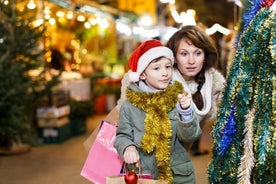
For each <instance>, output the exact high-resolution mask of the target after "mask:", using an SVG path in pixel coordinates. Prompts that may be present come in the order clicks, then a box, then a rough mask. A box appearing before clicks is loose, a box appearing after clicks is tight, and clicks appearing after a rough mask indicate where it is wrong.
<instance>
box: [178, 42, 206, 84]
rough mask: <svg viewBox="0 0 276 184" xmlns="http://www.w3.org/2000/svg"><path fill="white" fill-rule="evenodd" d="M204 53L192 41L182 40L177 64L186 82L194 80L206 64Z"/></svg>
mask: <svg viewBox="0 0 276 184" xmlns="http://www.w3.org/2000/svg"><path fill="white" fill-rule="evenodd" d="M204 58H205V54H204V51H203V50H202V49H200V48H198V47H195V46H194V45H193V44H192V42H191V41H190V40H187V39H182V40H180V43H179V47H178V49H177V53H176V64H177V68H178V70H179V72H180V73H181V74H182V76H183V78H184V79H185V80H186V81H189V80H193V79H194V77H195V76H196V74H198V73H199V72H200V71H201V69H202V67H203V63H204Z"/></svg>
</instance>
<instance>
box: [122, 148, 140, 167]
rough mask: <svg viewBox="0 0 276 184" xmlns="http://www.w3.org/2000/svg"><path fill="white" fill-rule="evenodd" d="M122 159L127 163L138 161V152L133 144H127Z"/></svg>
mask: <svg viewBox="0 0 276 184" xmlns="http://www.w3.org/2000/svg"><path fill="white" fill-rule="evenodd" d="M124 161H125V163H127V164H132V163H137V162H138V161H139V154H138V152H137V150H136V147H135V146H128V147H127V148H126V149H125V152H124Z"/></svg>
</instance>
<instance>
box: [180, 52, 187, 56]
mask: <svg viewBox="0 0 276 184" xmlns="http://www.w3.org/2000/svg"><path fill="white" fill-rule="evenodd" d="M180 54H181V55H182V56H187V55H188V54H187V53H186V52H182V53H180Z"/></svg>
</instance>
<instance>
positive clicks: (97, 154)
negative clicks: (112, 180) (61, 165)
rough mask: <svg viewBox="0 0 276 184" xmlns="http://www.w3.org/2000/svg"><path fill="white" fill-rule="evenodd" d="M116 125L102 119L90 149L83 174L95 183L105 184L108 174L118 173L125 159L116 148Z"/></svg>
mask: <svg viewBox="0 0 276 184" xmlns="http://www.w3.org/2000/svg"><path fill="white" fill-rule="evenodd" d="M116 129H117V127H116V125H114V124H111V123H109V122H107V121H105V120H103V121H102V123H101V127H100V129H99V132H98V134H97V137H96V139H95V141H94V143H93V145H92V147H91V149H90V150H89V153H88V156H87V158H86V161H85V163H84V165H83V168H82V171H81V176H83V177H84V178H86V179H88V180H90V181H92V182H93V183H95V184H105V179H106V177H107V176H112V175H118V174H119V173H120V170H121V168H122V165H123V160H122V159H121V158H120V156H119V155H118V153H117V151H116V149H115V148H114V142H115V138H116Z"/></svg>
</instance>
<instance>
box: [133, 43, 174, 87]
mask: <svg viewBox="0 0 276 184" xmlns="http://www.w3.org/2000/svg"><path fill="white" fill-rule="evenodd" d="M161 56H164V57H166V58H168V59H170V60H171V62H172V64H173V63H174V56H173V53H172V51H171V50H170V49H169V48H168V47H165V46H164V45H162V43H161V42H160V41H158V40H147V41H145V42H143V43H142V44H141V45H139V47H138V48H137V49H135V50H134V52H133V53H132V54H131V56H130V58H129V61H128V62H129V67H130V69H131V70H130V71H129V72H128V76H129V79H130V80H131V81H132V82H137V81H139V78H140V75H141V74H142V72H143V71H144V70H145V69H146V67H147V66H148V65H149V63H150V62H151V61H152V60H154V59H156V58H159V57H161Z"/></svg>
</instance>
